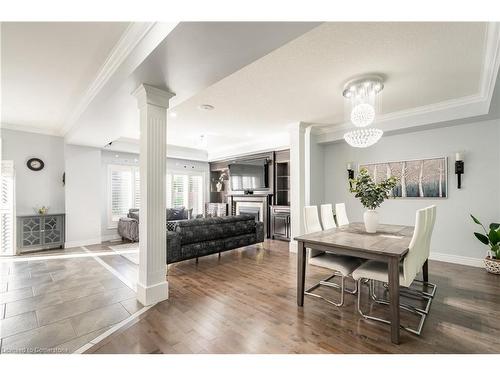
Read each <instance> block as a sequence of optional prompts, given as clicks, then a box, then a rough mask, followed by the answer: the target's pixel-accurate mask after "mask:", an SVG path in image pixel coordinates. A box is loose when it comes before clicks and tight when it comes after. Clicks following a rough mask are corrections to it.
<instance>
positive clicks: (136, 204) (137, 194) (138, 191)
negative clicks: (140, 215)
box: [134, 169, 141, 208]
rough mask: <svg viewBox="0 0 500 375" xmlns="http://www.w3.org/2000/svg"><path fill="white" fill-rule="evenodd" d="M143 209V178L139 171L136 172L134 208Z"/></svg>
mask: <svg viewBox="0 0 500 375" xmlns="http://www.w3.org/2000/svg"><path fill="white" fill-rule="evenodd" d="M140 207H141V178H140V176H139V170H138V169H137V170H135V171H134V208H140Z"/></svg>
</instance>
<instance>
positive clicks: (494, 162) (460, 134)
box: [324, 120, 500, 262]
mask: <svg viewBox="0 0 500 375" xmlns="http://www.w3.org/2000/svg"><path fill="white" fill-rule="evenodd" d="M499 139H500V120H492V121H485V122H477V123H471V124H465V125H460V126H453V127H447V128H440V129H434V130H426V131H420V132H414V133H408V134H400V135H393V136H384V137H383V138H382V139H381V141H380V142H379V143H377V144H376V145H375V146H372V147H369V148H367V149H355V148H353V147H350V146H348V145H347V144H346V143H345V142H341V143H334V144H329V145H325V146H324V200H325V202H331V203H336V202H345V203H346V206H347V212H348V215H349V218H350V220H351V221H362V213H363V207H362V205H361V204H360V203H359V201H358V200H357V199H356V198H354V197H353V196H352V194H351V193H349V191H348V183H347V176H346V163H347V162H348V161H354V162H355V163H357V164H359V163H365V162H384V161H395V160H405V159H419V158H429V157H435V156H448V158H449V159H448V198H447V199H420V198H418V199H416V198H413V199H411V198H410V199H401V198H400V199H391V200H388V201H385V202H384V203H383V204H382V206H381V207H380V208H379V209H378V212H379V217H380V222H382V223H392V224H413V223H414V220H415V211H416V210H417V209H419V208H422V207H425V206H428V205H431V204H435V205H437V220H436V226H435V230H434V234H433V238H432V245H431V253H432V254H433V255H432V254H431V256H434V257H435V258H436V259H437V258H440V259H442V257H441V256H440V254H445V255H446V257H447V258H446V259H448V260H450V261H451V260H455V261H463V262H467V259H461V258H459V257H470V258H482V257H484V255H485V252H486V247H485V246H484V245H482V244H481V243H480V242H479V241H477V240H476V239H475V237H474V235H473V231H474V230H478V229H479V228H477V227H476V226H475V225H474V224H473V223H472V221H471V220H470V217H469V213H472V214H474V215H475V216H476V217H478V218H479V219H480V220H481V221H482V222H483V223H487V224H489V223H490V222H493V221H494V222H498V221H499V220H500V168H499V165H500V152H499V146H498V140H499ZM460 150H464V151H465V174H464V175H463V176H462V189H460V190H459V189H457V187H456V175H455V174H454V162H455V156H454V155H455V152H456V151H460ZM450 255H451V256H452V257H450ZM457 257H458V258H457Z"/></svg>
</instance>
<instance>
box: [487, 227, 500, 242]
mask: <svg viewBox="0 0 500 375" xmlns="http://www.w3.org/2000/svg"><path fill="white" fill-rule="evenodd" d="M488 238H489V239H490V242H491V244H492V245H493V246H494V245H496V244H497V243H499V242H500V236H499V235H498V232H497V231H496V230H495V229H490V233H488Z"/></svg>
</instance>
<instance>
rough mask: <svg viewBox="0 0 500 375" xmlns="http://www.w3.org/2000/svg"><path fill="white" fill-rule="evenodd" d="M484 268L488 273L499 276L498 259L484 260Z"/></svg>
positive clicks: (499, 260) (499, 266)
mask: <svg viewBox="0 0 500 375" xmlns="http://www.w3.org/2000/svg"><path fill="white" fill-rule="evenodd" d="M484 266H485V267H486V271H488V272H489V273H494V274H495V275H500V259H495V258H491V257H486V258H484Z"/></svg>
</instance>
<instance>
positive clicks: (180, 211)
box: [167, 207, 193, 221]
mask: <svg viewBox="0 0 500 375" xmlns="http://www.w3.org/2000/svg"><path fill="white" fill-rule="evenodd" d="M191 212H193V209H192V208H191V209H189V210H186V208H185V207H177V208H167V221H173V220H186V219H189V217H190V213H191Z"/></svg>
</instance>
